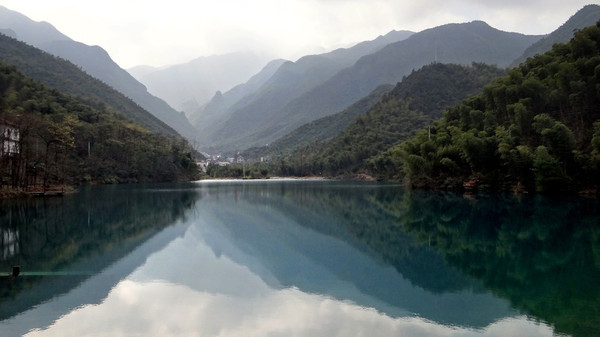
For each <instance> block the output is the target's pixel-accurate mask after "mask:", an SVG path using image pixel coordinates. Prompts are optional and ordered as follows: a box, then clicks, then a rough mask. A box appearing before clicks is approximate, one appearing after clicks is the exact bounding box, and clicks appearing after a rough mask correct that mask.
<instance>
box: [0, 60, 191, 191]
mask: <svg viewBox="0 0 600 337" xmlns="http://www.w3.org/2000/svg"><path fill="white" fill-rule="evenodd" d="M99 107H100V108H99ZM0 120H2V121H3V123H4V124H10V125H13V126H15V127H16V128H18V130H19V133H20V137H19V140H18V148H19V151H18V153H15V154H11V155H4V156H1V158H0V160H1V163H0V178H2V180H1V182H2V185H10V186H12V187H14V188H18V189H23V188H29V189H31V188H41V187H48V186H52V185H64V184H67V185H69V184H80V183H122V182H141V181H173V180H178V179H190V178H192V177H194V176H195V174H196V171H197V167H196V163H195V161H194V159H193V157H192V150H191V148H190V147H189V145H188V144H187V142H186V141H185V140H183V139H182V138H179V137H172V136H163V135H157V134H154V133H151V132H150V131H148V130H147V129H146V128H144V127H142V126H140V125H139V124H136V123H135V122H133V121H131V120H130V119H128V118H127V117H125V116H124V115H123V114H121V113H120V112H118V111H115V110H114V109H113V108H112V107H110V106H108V105H106V104H103V103H102V102H100V101H96V100H94V99H88V98H80V97H78V98H75V97H72V96H68V95H65V94H62V93H60V92H58V91H57V90H54V89H49V88H47V87H46V86H44V85H43V84H41V83H40V82H38V81H35V80H32V79H30V78H27V77H25V76H23V75H22V74H21V73H20V72H18V71H17V70H16V68H15V67H13V66H8V65H5V64H2V63H0Z"/></svg>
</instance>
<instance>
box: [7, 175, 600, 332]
mask: <svg viewBox="0 0 600 337" xmlns="http://www.w3.org/2000/svg"><path fill="white" fill-rule="evenodd" d="M180 188H181V187H177V186H175V187H173V189H169V192H165V190H164V189H163V190H162V192H160V193H159V192H156V193H146V192H145V193H142V194H150V195H154V196H153V197H152V198H158V199H160V200H158V199H152V198H151V199H152V200H154V201H149V203H148V206H141V205H138V206H137V208H139V209H140V210H141V212H138V211H133V213H136V214H137V215H136V216H134V217H133V218H122V217H126V216H127V213H128V211H126V210H122V209H120V208H119V207H115V208H112V209H111V208H110V207H105V208H100V209H101V210H100V211H98V212H99V213H94V214H96V215H99V214H104V216H107V215H108V214H112V213H113V212H114V213H116V214H118V217H121V220H120V222H119V223H122V224H119V225H117V224H116V223H113V225H109V226H108V227H107V228H106V229H105V230H104V233H105V235H107V236H110V237H111V240H115V241H114V242H115V243H114V244H112V245H111V244H109V243H108V242H109V241H110V240H107V241H105V242H104V244H98V247H105V248H102V249H97V250H94V252H93V253H89V254H88V255H87V257H86V258H80V259H74V261H75V262H67V261H69V259H68V258H65V257H61V256H66V255H65V254H64V253H62V255H61V254H58V255H55V256H52V257H49V258H47V260H52V261H63V262H62V263H63V264H64V265H65V266H66V267H64V268H63V269H62V270H72V271H75V270H79V271H81V270H91V273H92V274H93V276H92V277H89V276H86V277H84V278H83V280H79V282H78V283H77V286H76V287H71V288H69V289H67V290H65V291H64V293H63V294H62V295H60V296H56V297H54V298H52V299H51V300H45V301H42V302H38V303H40V304H38V305H36V306H34V307H29V308H28V309H26V310H21V311H19V312H20V313H19V314H18V315H16V316H14V313H13V316H12V318H10V319H5V320H4V321H1V322H0V331H9V332H12V333H13V334H14V335H18V334H25V333H27V331H28V330H30V329H31V328H36V329H34V330H32V331H29V333H27V335H28V336H70V335H72V336H98V335H100V336H103V335H106V336H131V335H143V336H180V335H186V336H359V335H374V336H398V335H401V336H516V335H527V336H553V335H555V333H565V334H570V335H573V336H593V335H594V334H597V332H596V331H597V330H598V329H593V328H594V327H597V326H599V325H598V322H597V318H596V317H598V315H596V316H594V313H596V314H597V308H598V306H597V305H598V303H600V302H598V300H597V298H598V296H599V294H600V291H598V287H599V286H598V284H596V283H595V282H594V281H595V280H598V279H599V278H598V270H599V268H600V263H598V253H597V252H598V251H600V250H598V235H597V234H598V232H597V231H598V230H597V229H596V227H597V223H598V222H597V212H598V207H597V204H595V201H592V200H584V201H583V202H582V201H581V200H560V201H553V200H551V199H544V198H532V199H527V198H524V199H522V200H517V199H514V198H512V197H509V198H500V197H481V196H480V197H479V198H478V199H475V200H470V199H465V198H464V197H463V196H460V195H451V194H437V193H431V192H411V193H409V192H405V191H403V190H401V189H400V188H398V187H397V186H387V185H379V184H376V185H373V184H355V183H343V182H331V183H328V182H286V183H281V182H219V183H201V184H197V185H196V186H195V187H194V188H193V189H190V188H189V185H186V186H184V187H183V188H181V190H178V189H180ZM139 192H140V191H137V192H135V193H133V194H131V195H129V196H125V194H126V193H127V192H125V191H118V193H116V194H113V193H112V192H107V193H108V194H107V196H108V198H107V199H116V198H119V197H118V195H123V198H122V199H117V200H119V202H118V204H121V205H122V204H123V203H125V204H127V203H132V201H131V200H130V199H135V198H137V197H136V196H134V195H135V194H140V193H139ZM179 193H183V194H184V195H183V196H181V195H179ZM194 202H195V203H194ZM140 203H144V202H141V201H140ZM133 204H135V202H133ZM558 205H560V207H557V206H558ZM128 207H131V205H129V206H126V207H124V208H128ZM89 209H90V208H87V210H89ZM142 209H143V210H142ZM92 212H94V211H92ZM550 212H552V213H550ZM91 218H92V219H94V218H96V216H92V217H91ZM134 219H138V220H134ZM63 220H64V219H63ZM534 220H535V221H534ZM131 222H135V224H133V223H131ZM108 223H110V221H109V222H108ZM125 223H130V225H126V224H125ZM169 224H172V225H171V226H168V225H169ZM96 225H97V226H98V224H96ZM122 226H124V228H129V229H128V230H127V231H125V232H126V233H128V234H123V235H116V234H114V233H113V230H112V229H113V228H115V229H118V228H120V227H122ZM165 226H168V227H165ZM10 228H13V229H15V228H16V229H20V227H18V226H17V227H15V226H13V227H10ZM136 228H137V229H136ZM147 228H152V230H148V229H147ZM19 233H22V231H21V230H19ZM109 233H112V234H109ZM136 233H138V234H136ZM141 233H143V234H141ZM13 237H14V236H13ZM18 238H19V239H18V241H19V242H20V247H22V246H23V245H24V244H25V243H26V241H23V240H24V239H23V235H22V234H21V235H20V236H18ZM75 238H79V239H78V240H80V241H85V239H82V238H80V237H78V236H77V235H76V236H75ZM99 238H102V235H99ZM134 238H140V239H139V240H138V239H134ZM59 239H61V238H58V239H56V241H57V242H58V241H60V240H59ZM62 240H63V241H69V239H68V237H67V236H66V235H65V236H64V237H63V238H62ZM90 240H92V239H90ZM98 240H100V239H98ZM119 240H120V241H119ZM136 240H137V241H136ZM125 241H126V242H129V241H131V242H134V243H133V244H131V245H130V246H125V245H123V244H122V243H119V242H125ZM7 242H9V241H7ZM10 242H12V241H10ZM113 245H114V246H115V247H118V246H121V247H124V249H123V251H125V253H122V254H114V256H115V258H113V259H108V258H106V260H107V261H110V262H105V263H104V264H103V265H102V267H99V268H96V269H93V268H91V267H90V266H91V265H93V264H92V263H88V262H85V261H88V260H94V261H104V259H105V257H103V256H104V255H105V254H106V253H107V252H110V251H111V249H108V248H106V247H109V246H111V247H112V246H113ZM3 247H4V246H3ZM19 249H21V250H16V251H17V252H18V253H17V254H16V255H15V254H13V255H12V257H11V258H16V256H20V255H21V252H22V248H19ZM55 250H56V251H57V252H64V251H63V250H60V249H55ZM13 251H14V250H13ZM84 255H85V254H84ZM71 256H79V255H78V254H75V255H71ZM91 256H95V257H94V258H92V257H91ZM40 258H41V257H40ZM61 259H62V260H61ZM33 260H34V259H33V258H32V259H31V261H33ZM77 261H82V262H77ZM32 263H34V262H32ZM45 263H46V264H48V265H56V264H52V263H49V262H45ZM84 267H85V268H84ZM52 270H56V268H55V269H52ZM46 279H47V277H44V278H43V280H46ZM43 280H42V282H44V281H43ZM35 287H36V285H35V284H32V288H35ZM577 287H581V289H576V288H577ZM99 289H100V290H99ZM26 292H27V290H20V293H26ZM586 292H588V293H589V296H587V298H586V297H585V296H583V294H584V293H586ZM89 294H97V299H96V300H94V299H92V300H90V299H89ZM86 296H87V297H88V298H86ZM82 298H84V299H82ZM571 302H573V303H571ZM0 304H2V303H0ZM544 306H546V307H544ZM559 306H561V307H562V309H563V310H562V311H561V310H559ZM56 307H62V308H67V307H68V308H71V309H69V310H68V311H64V312H60V313H59V314H57V311H56V310H55V308H56ZM544 308H545V309H544ZM586 311H587V312H586ZM582 319H583V320H587V321H586V322H581V320H582Z"/></svg>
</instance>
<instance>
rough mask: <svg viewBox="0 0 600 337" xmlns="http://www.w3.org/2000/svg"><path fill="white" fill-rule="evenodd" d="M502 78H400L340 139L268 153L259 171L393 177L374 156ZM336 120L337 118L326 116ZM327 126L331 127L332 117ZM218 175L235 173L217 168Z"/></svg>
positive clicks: (477, 68)
mask: <svg viewBox="0 0 600 337" xmlns="http://www.w3.org/2000/svg"><path fill="white" fill-rule="evenodd" d="M504 74H505V72H504V71H503V70H501V69H499V68H497V67H494V66H489V65H485V64H479V63H474V64H472V65H471V66H463V65H456V64H441V63H433V64H430V65H428V66H425V67H423V68H421V69H419V70H416V71H413V72H412V73H411V74H410V75H409V76H407V77H405V78H404V79H403V81H402V82H400V83H398V84H397V85H396V86H395V87H394V89H392V91H391V92H389V93H387V94H384V95H383V97H382V98H381V99H380V101H379V102H378V103H376V104H374V106H373V107H372V108H371V109H370V110H368V111H367V112H366V113H362V114H360V115H358V116H357V117H356V118H355V119H354V120H353V121H352V122H350V123H349V125H348V126H347V127H346V128H345V130H343V131H342V132H341V133H340V134H339V135H337V136H335V137H333V138H332V139H323V138H322V137H321V138H317V139H316V140H314V141H313V142H310V143H307V142H305V144H306V145H304V146H299V147H298V146H296V147H295V148H292V150H291V151H285V150H281V149H279V148H278V150H281V152H280V153H279V155H278V154H276V153H271V154H270V155H271V156H272V162H271V163H270V167H269V168H268V169H267V168H265V166H266V165H265V164H260V166H261V171H264V170H270V172H271V173H274V174H278V175H279V174H280V175H300V176H302V175H328V176H340V175H347V174H351V175H356V174H363V173H366V174H368V175H377V176H379V177H381V178H382V179H392V178H394V177H395V176H396V171H397V170H396V169H395V165H393V164H390V163H388V159H387V158H380V156H379V154H381V153H383V152H384V151H386V150H387V149H389V148H390V147H392V146H394V145H396V144H398V143H400V142H401V141H403V140H406V139H408V138H409V137H411V136H413V135H414V133H415V131H416V130H419V129H420V128H422V127H424V126H426V125H428V124H429V123H430V122H431V121H432V120H435V119H436V118H439V117H440V116H441V114H442V111H443V110H444V109H445V108H447V107H449V106H452V105H454V104H457V103H459V102H460V101H461V100H463V99H464V98H465V97H468V96H469V95H473V94H476V93H477V92H478V91H479V90H481V88H483V87H484V86H485V85H486V84H488V83H489V82H491V81H492V80H493V79H496V78H498V77H500V76H503V75H504ZM335 116H338V115H334V116H331V117H335ZM344 116H345V115H344V114H341V115H339V116H338V117H339V118H342V117H344ZM327 121H328V122H329V123H331V124H333V123H335V121H332V120H331V118H328V119H327ZM309 125H310V124H309ZM304 134H308V131H305V132H304ZM239 172H240V173H241V172H242V170H239ZM251 172H252V171H251ZM212 173H215V172H212ZM217 173H225V174H230V173H234V174H235V173H236V172H235V171H232V170H223V169H220V170H219V172H217ZM259 176H260V175H259Z"/></svg>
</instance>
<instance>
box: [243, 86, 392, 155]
mask: <svg viewBox="0 0 600 337" xmlns="http://www.w3.org/2000/svg"><path fill="white" fill-rule="evenodd" d="M393 88H394V86H393V85H391V84H384V85H382V86H380V87H378V88H376V89H375V90H373V91H372V92H371V93H370V94H369V95H367V96H366V97H364V98H362V99H360V100H359V101H358V102H356V103H354V104H352V105H351V106H349V107H348V108H346V109H344V110H343V111H341V112H338V113H336V114H333V115H330V116H326V117H323V118H319V119H317V120H314V121H312V122H310V123H307V124H304V125H302V126H301V127H299V128H297V129H296V130H294V131H292V132H290V133H288V134H287V135H285V136H283V137H281V138H279V139H277V140H276V141H274V142H273V143H271V144H269V145H268V146H263V147H259V148H250V149H248V150H246V151H244V153H243V156H244V158H249V159H257V158H260V157H266V156H281V155H284V154H288V153H292V152H294V151H296V150H298V149H301V148H305V147H307V146H309V145H310V144H311V143H315V142H317V143H319V142H323V141H326V140H328V139H331V138H334V137H336V136H337V135H339V134H340V133H341V132H342V131H344V129H345V128H346V127H347V126H348V125H349V124H350V123H352V121H353V120H354V119H355V118H356V117H357V116H359V115H362V114H364V113H366V112H367V111H369V110H370V109H371V108H373V106H374V105H375V104H377V103H378V102H379V101H381V99H382V97H383V96H384V95H385V94H387V93H389V92H390V91H391V90H392V89H393Z"/></svg>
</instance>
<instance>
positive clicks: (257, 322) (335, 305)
mask: <svg viewBox="0 0 600 337" xmlns="http://www.w3.org/2000/svg"><path fill="white" fill-rule="evenodd" d="M193 228H194V227H193V226H192V227H190V230H188V231H187V233H186V235H185V236H184V237H179V238H177V239H175V240H174V241H172V242H171V243H170V244H169V245H168V246H167V247H166V248H165V249H164V250H162V251H160V252H157V253H155V254H153V255H151V256H150V257H149V258H148V260H147V261H146V263H145V264H144V265H143V266H141V267H140V268H138V269H137V270H136V271H135V272H134V273H133V274H131V275H130V276H129V277H128V278H127V279H125V280H123V281H121V282H119V283H118V284H117V285H116V286H115V287H114V288H113V289H112V290H111V291H110V293H109V294H108V296H107V298H106V299H105V300H104V301H103V302H102V303H100V304H97V305H86V306H84V307H81V308H78V309H76V310H74V311H72V312H71V313H69V314H67V315H65V316H63V317H61V318H59V319H58V320H57V321H56V322H55V323H54V324H53V325H52V326H50V327H48V328H47V329H45V330H35V331H31V332H30V333H28V334H26V336H31V337H33V336H35V337H44V336H57V337H58V336H60V337H63V336H111V337H119V336H149V337H152V336H161V337H164V336H203V337H206V336H215V337H225V336H227V337H238V336H239V337H253V336H257V337H258V336H261V337H264V336H286V337H295V336H297V337H301V336H306V337H315V336H344V337H348V336H408V337H420V336H489V337H502V336H516V335H520V336H534V337H535V336H552V335H553V332H552V329H551V328H550V327H548V326H547V325H544V324H540V323H536V322H532V321H529V320H527V319H526V318H525V317H514V318H507V319H503V320H500V321H498V322H495V323H493V324H491V325H489V326H487V327H486V328H485V329H482V330H475V329H469V328H460V327H452V326H445V325H442V324H438V323H435V322H431V321H427V320H424V319H421V318H418V317H400V318H393V317H390V316H387V315H385V314H382V313H380V312H378V311H376V310H375V309H371V308H365V307H361V306H359V305H356V304H354V303H351V302H346V301H339V300H335V299H332V298H329V297H326V296H322V295H317V294H309V293H304V292H302V291H300V290H299V289H297V288H279V289H275V288H272V287H270V286H269V285H267V284H266V283H265V282H264V281H263V280H262V279H261V278H260V277H258V276H257V275H255V274H254V273H252V271H251V270H250V269H249V268H247V267H246V266H244V265H240V264H238V263H236V262H234V261H232V260H231V259H229V258H228V257H227V256H226V255H224V254H218V253H215V252H214V251H213V250H212V249H211V248H210V247H209V246H208V245H206V244H204V243H203V242H201V241H200V240H199V238H198V236H197V235H196V234H195V233H194V230H193ZM173 256H177V257H179V258H180V261H179V263H172V260H171V259H170V257H173ZM173 280H176V281H175V282H174V281H173Z"/></svg>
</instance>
